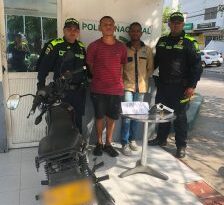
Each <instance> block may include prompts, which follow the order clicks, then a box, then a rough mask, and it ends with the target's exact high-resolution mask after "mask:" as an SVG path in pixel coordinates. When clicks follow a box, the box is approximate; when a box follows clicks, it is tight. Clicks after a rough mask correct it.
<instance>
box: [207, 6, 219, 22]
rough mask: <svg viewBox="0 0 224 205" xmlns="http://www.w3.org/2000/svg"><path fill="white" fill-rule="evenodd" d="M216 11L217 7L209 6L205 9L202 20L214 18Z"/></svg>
mask: <svg viewBox="0 0 224 205" xmlns="http://www.w3.org/2000/svg"><path fill="white" fill-rule="evenodd" d="M217 12H218V7H211V8H207V9H205V17H204V20H208V19H216V17H217Z"/></svg>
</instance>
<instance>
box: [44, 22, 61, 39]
mask: <svg viewBox="0 0 224 205" xmlns="http://www.w3.org/2000/svg"><path fill="white" fill-rule="evenodd" d="M42 20H43V40H44V42H47V41H49V40H51V39H53V38H56V37H57V19H55V18H42Z"/></svg>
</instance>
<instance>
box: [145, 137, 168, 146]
mask: <svg viewBox="0 0 224 205" xmlns="http://www.w3.org/2000/svg"><path fill="white" fill-rule="evenodd" d="M148 145H149V146H160V147H165V146H166V145H167V141H161V140H159V139H157V138H155V139H153V140H149V141H148Z"/></svg>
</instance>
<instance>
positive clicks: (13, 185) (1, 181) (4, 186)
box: [0, 176, 20, 193]
mask: <svg viewBox="0 0 224 205" xmlns="http://www.w3.org/2000/svg"><path fill="white" fill-rule="evenodd" d="M19 186H20V176H4V177H0V193H1V192H11V191H18V190H19Z"/></svg>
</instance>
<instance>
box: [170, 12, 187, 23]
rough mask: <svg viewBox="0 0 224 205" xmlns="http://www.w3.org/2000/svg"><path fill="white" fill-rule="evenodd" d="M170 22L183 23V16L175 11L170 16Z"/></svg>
mask: <svg viewBox="0 0 224 205" xmlns="http://www.w3.org/2000/svg"><path fill="white" fill-rule="evenodd" d="M170 21H180V22H184V16H183V14H182V13H181V12H179V11H177V12H174V13H172V14H171V15H170Z"/></svg>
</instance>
